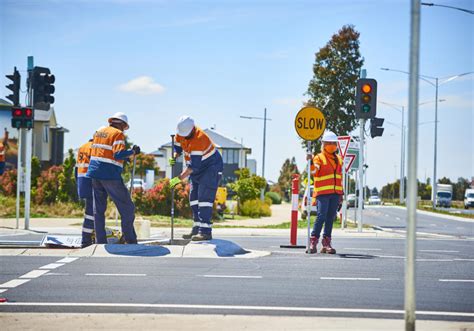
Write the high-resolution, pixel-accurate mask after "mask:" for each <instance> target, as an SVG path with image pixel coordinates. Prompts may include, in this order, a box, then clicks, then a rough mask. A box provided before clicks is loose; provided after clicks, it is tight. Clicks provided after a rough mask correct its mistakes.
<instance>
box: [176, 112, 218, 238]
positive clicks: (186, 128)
mask: <svg viewBox="0 0 474 331" xmlns="http://www.w3.org/2000/svg"><path fill="white" fill-rule="evenodd" d="M177 133H178V134H177V136H176V142H175V146H174V154H173V158H171V159H170V164H171V165H174V164H175V162H176V161H175V160H176V158H177V157H179V156H180V155H181V153H182V152H184V158H185V161H186V168H185V169H184V170H183V172H182V173H181V174H180V175H179V176H178V177H175V178H173V179H172V180H171V182H170V186H171V187H174V186H176V185H177V184H178V183H180V182H181V181H182V180H183V179H185V178H187V177H189V178H190V181H191V191H190V193H189V203H190V205H191V209H192V211H193V218H194V225H193V228H192V230H191V233H190V234H187V235H184V236H183V238H184V239H192V240H193V241H200V240H211V239H212V225H211V218H212V208H213V206H214V199H215V198H216V192H217V188H218V186H219V180H220V177H221V175H222V170H223V163H222V156H221V154H220V153H219V151H218V150H217V148H216V146H215V145H214V143H213V142H212V140H211V139H210V138H209V136H208V135H207V134H206V133H205V132H204V131H203V130H201V129H200V128H198V127H197V126H195V125H194V120H193V119H192V118H191V117H189V116H183V117H181V118H180V119H179V122H178V127H177Z"/></svg>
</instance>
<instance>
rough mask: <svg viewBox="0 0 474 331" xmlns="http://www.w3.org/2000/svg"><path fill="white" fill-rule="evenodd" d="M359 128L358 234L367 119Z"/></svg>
mask: <svg viewBox="0 0 474 331" xmlns="http://www.w3.org/2000/svg"><path fill="white" fill-rule="evenodd" d="M366 77H367V70H365V69H362V70H361V72H360V78H366ZM359 127H360V133H359V137H360V146H359V157H360V160H359V180H358V184H359V185H358V187H359V195H358V197H356V198H358V201H359V203H358V206H357V210H358V214H359V215H358V217H357V218H358V222H357V232H362V223H363V219H362V208H363V206H364V164H365V163H364V162H365V160H364V141H365V139H364V138H365V137H364V135H365V132H364V131H365V119H364V118H361V119H359Z"/></svg>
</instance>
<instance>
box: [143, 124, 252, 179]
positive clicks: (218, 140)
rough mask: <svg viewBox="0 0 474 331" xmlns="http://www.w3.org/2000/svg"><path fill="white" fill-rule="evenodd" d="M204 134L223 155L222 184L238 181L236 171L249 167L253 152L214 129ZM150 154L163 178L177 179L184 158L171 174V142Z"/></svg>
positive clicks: (178, 161)
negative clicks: (250, 156)
mask: <svg viewBox="0 0 474 331" xmlns="http://www.w3.org/2000/svg"><path fill="white" fill-rule="evenodd" d="M204 132H206V133H207V135H209V137H210V138H211V140H212V141H213V142H214V144H216V147H217V149H218V150H219V152H220V153H221V155H222V159H223V161H224V171H223V174H222V183H223V184H225V183H228V182H232V181H234V180H236V179H237V176H236V175H235V171H236V170H238V169H239V168H247V167H248V159H247V155H248V154H250V153H251V152H252V150H251V149H250V148H248V147H245V146H244V145H242V144H241V143H239V142H237V141H235V140H233V139H230V138H228V137H226V136H225V135H223V134H222V133H219V132H217V131H216V130H215V129H213V128H211V129H205V130H204ZM150 154H152V155H154V156H155V160H156V163H157V165H158V166H159V167H160V172H161V175H162V177H167V178H171V177H175V176H177V175H178V174H179V173H180V172H181V171H182V169H183V157H182V156H181V157H180V159H179V160H177V162H176V166H175V167H174V169H173V173H171V167H170V166H169V165H168V159H169V158H170V157H171V156H172V153H171V142H169V143H166V144H164V145H162V146H161V147H160V148H158V149H157V150H156V151H154V152H151V153H150ZM252 165H253V164H252Z"/></svg>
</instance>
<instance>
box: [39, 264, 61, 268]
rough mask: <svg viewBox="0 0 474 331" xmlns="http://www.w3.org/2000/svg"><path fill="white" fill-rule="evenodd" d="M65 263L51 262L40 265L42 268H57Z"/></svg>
mask: <svg viewBox="0 0 474 331" xmlns="http://www.w3.org/2000/svg"><path fill="white" fill-rule="evenodd" d="M63 265H64V263H50V264H47V265H44V266H42V267H40V269H56V268H59V267H62V266H63Z"/></svg>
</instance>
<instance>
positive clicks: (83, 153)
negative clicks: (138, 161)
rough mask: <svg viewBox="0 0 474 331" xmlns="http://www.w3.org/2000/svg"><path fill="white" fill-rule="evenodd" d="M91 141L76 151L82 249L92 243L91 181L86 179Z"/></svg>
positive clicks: (92, 205)
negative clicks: (83, 206) (82, 219)
mask: <svg viewBox="0 0 474 331" xmlns="http://www.w3.org/2000/svg"><path fill="white" fill-rule="evenodd" d="M92 140H93V139H90V140H89V141H88V142H86V143H85V144H84V145H82V146H81V147H79V150H78V151H77V158H76V159H77V163H76V184H77V195H78V196H79V199H83V200H84V203H85V207H86V208H85V212H84V222H83V223H82V248H85V247H87V246H90V245H92V244H93V242H92V232H93V231H94V201H93V199H92V179H90V178H88V177H86V175H87V169H88V168H89V162H90V157H91V150H92Z"/></svg>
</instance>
